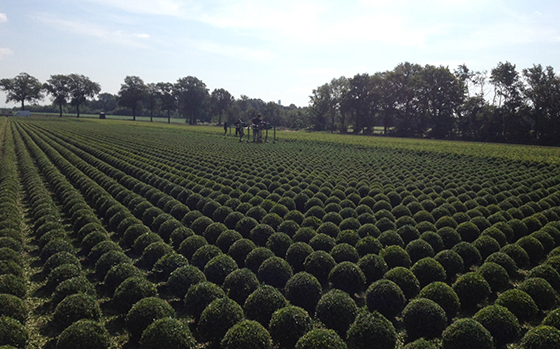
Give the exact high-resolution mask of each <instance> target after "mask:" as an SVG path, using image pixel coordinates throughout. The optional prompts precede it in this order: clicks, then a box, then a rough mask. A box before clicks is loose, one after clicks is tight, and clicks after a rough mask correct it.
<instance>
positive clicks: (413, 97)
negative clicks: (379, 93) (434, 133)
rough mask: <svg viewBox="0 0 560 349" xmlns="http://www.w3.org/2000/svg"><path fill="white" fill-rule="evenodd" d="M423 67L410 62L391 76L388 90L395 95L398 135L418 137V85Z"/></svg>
mask: <svg viewBox="0 0 560 349" xmlns="http://www.w3.org/2000/svg"><path fill="white" fill-rule="evenodd" d="M421 71H422V67H421V66H420V65H418V64H412V63H409V62H405V63H401V64H399V65H397V66H396V67H395V69H393V71H391V72H390V73H389V74H387V78H388V84H389V86H388V88H389V89H390V91H391V94H392V95H393V97H394V98H393V102H394V103H395V104H394V110H395V126H396V129H397V135H399V136H404V137H412V136H414V135H418V127H419V125H420V122H419V119H418V84H419V80H420V79H421V78H420V73H421Z"/></svg>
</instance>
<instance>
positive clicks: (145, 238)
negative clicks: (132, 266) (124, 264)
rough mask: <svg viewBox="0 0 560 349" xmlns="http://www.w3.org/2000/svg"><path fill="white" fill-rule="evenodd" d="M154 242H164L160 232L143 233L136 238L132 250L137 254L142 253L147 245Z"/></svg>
mask: <svg viewBox="0 0 560 349" xmlns="http://www.w3.org/2000/svg"><path fill="white" fill-rule="evenodd" d="M154 242H163V239H162V238H161V236H159V235H158V234H156V233H152V232H149V233H146V234H142V235H140V236H139V237H137V238H136V240H134V244H133V245H132V250H133V251H134V252H135V253H137V254H142V253H143V252H144V250H145V249H146V247H148V246H149V245H150V244H151V243H154Z"/></svg>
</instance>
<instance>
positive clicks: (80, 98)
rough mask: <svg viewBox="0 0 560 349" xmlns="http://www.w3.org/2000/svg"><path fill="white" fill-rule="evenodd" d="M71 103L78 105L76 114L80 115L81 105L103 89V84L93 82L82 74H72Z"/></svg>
mask: <svg viewBox="0 0 560 349" xmlns="http://www.w3.org/2000/svg"><path fill="white" fill-rule="evenodd" d="M69 77H70V80H71V81H70V96H71V98H72V100H71V101H70V104H71V105H72V106H75V107H76V115H77V117H78V118H79V117H80V105H82V104H84V103H85V102H87V100H88V99H89V98H93V97H95V96H96V95H98V94H99V92H100V91H101V86H99V84H98V83H97V82H93V81H91V80H90V78H88V77H87V76H84V75H81V74H70V75H69Z"/></svg>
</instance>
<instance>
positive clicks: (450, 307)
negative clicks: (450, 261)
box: [418, 281, 461, 320]
mask: <svg viewBox="0 0 560 349" xmlns="http://www.w3.org/2000/svg"><path fill="white" fill-rule="evenodd" d="M418 297H420V298H426V299H431V300H432V301H434V302H436V303H437V304H438V305H439V306H440V307H442V308H443V310H444V311H445V314H446V316H447V319H448V320H450V319H452V318H453V317H454V316H455V315H456V314H457V312H458V311H459V309H460V308H461V303H460V301H459V296H458V295H457V293H456V292H455V291H454V290H453V288H451V286H449V285H447V284H446V283H444V282H440V281H436V282H432V283H431V284H429V285H427V286H425V287H424V288H423V289H422V290H421V291H420V294H419V295H418Z"/></svg>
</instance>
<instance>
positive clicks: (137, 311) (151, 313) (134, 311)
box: [126, 297, 175, 339]
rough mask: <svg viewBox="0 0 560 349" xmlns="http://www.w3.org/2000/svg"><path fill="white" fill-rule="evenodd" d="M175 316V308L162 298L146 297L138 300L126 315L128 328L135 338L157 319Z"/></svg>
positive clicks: (138, 337)
mask: <svg viewBox="0 0 560 349" xmlns="http://www.w3.org/2000/svg"><path fill="white" fill-rule="evenodd" d="M168 317H170V318H173V317H175V310H173V308H172V307H171V305H169V303H167V302H166V301H164V300H163V299H161V298H157V297H146V298H143V299H141V300H139V301H138V302H136V303H135V304H134V305H133V306H132V308H131V309H130V310H129V311H128V314H127V315H126V329H127V330H128V332H130V335H131V336H132V338H134V339H140V336H141V335H142V332H144V330H145V329H146V328H147V327H148V326H149V325H150V324H151V323H152V322H154V321H155V320H157V319H163V318H168Z"/></svg>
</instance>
